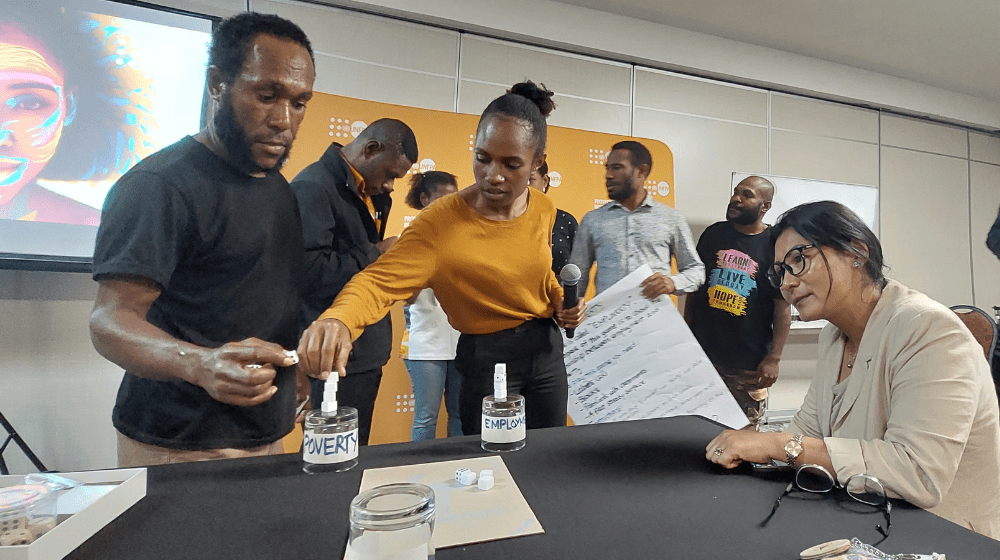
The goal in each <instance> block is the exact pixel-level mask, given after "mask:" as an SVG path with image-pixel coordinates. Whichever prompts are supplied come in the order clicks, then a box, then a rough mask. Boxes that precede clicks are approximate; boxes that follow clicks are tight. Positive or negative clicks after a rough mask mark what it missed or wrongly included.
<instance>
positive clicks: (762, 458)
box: [705, 430, 789, 469]
mask: <svg viewBox="0 0 1000 560" xmlns="http://www.w3.org/2000/svg"><path fill="white" fill-rule="evenodd" d="M788 438H789V434H783V433H779V432H750V431H747V430H726V431H724V432H722V433H721V434H719V435H717V436H715V438H714V439H712V441H710V442H708V445H707V446H705V458H706V459H708V460H709V461H711V462H713V463H718V464H720V465H722V466H723V467H726V468H727V469H731V468H733V467H736V466H737V465H739V464H740V463H742V462H743V461H750V462H751V463H768V462H770V461H771V460H772V459H777V460H779V461H784V460H785V441H787V440H788Z"/></svg>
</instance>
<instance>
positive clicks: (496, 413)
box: [482, 394, 526, 451]
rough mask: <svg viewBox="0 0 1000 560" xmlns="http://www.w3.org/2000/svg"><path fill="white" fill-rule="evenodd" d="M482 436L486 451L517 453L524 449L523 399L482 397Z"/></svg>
mask: <svg viewBox="0 0 1000 560" xmlns="http://www.w3.org/2000/svg"><path fill="white" fill-rule="evenodd" d="M482 434H483V435H482V440H483V444H482V445H483V449H485V450H486V451H517V450H518V449H521V448H522V447H524V440H525V435H526V427H525V425H524V397H522V396H521V395H515V394H510V395H507V396H506V397H496V396H494V395H489V396H486V397H484V398H483V432H482Z"/></svg>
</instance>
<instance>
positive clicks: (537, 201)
mask: <svg viewBox="0 0 1000 560" xmlns="http://www.w3.org/2000/svg"><path fill="white" fill-rule="evenodd" d="M529 188H530V187H529ZM529 193H530V194H529V196H530V200H529V201H528V203H529V204H531V205H533V206H534V207H535V209H536V210H537V211H538V212H544V213H547V214H555V213H556V203H555V202H553V201H552V199H551V198H549V196H548V195H547V194H545V193H543V192H542V191H538V190H532V191H529Z"/></svg>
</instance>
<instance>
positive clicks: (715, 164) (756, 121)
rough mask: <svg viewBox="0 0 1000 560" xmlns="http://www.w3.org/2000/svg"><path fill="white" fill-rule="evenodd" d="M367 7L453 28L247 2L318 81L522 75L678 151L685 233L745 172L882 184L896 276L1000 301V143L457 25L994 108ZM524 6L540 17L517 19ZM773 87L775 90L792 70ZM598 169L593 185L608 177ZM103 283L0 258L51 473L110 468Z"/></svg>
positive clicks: (583, 115) (780, 389)
mask: <svg viewBox="0 0 1000 560" xmlns="http://www.w3.org/2000/svg"><path fill="white" fill-rule="evenodd" d="M161 3H163V4H164V5H167V4H168V3H167V2H161ZM356 4H364V5H365V6H366V7H367V8H374V7H378V6H375V4H376V3H373V2H364V3H356ZM378 4H379V5H380V6H382V8H385V7H391V8H392V9H393V10H395V11H397V12H406V13H407V14H409V15H410V16H411V17H413V14H414V13H418V12H419V13H422V14H424V16H421V17H422V18H423V19H425V20H428V21H431V20H432V21H436V22H439V23H441V22H443V23H448V25H449V27H450V29H441V28H434V27H429V26H427V25H420V24H414V23H404V22H400V21H396V20H390V19H385V18H382V17H377V16H372V15H364V14H358V13H352V12H346V11H344V10H340V9H334V8H329V7H324V6H317V5H314V4H303V3H298V2H290V1H270V0H251V5H252V7H253V9H256V10H258V11H263V12H276V13H279V14H281V15H284V16H285V17H288V18H290V19H292V20H293V21H296V22H297V23H299V24H300V25H302V26H303V27H304V28H305V29H306V31H307V33H308V34H309V36H310V38H311V40H312V41H313V44H314V46H315V50H316V57H317V68H318V78H317V89H319V90H320V91H325V92H329V93H334V94H339V95H347V96H352V97H359V98H365V99H371V100H377V101H383V102H389V103H398V104H405V105H411V106H418V107H425V108H432V109H441V110H457V111H460V112H465V113H479V112H480V111H481V110H482V108H483V107H484V106H485V105H486V103H487V102H488V100H490V99H492V98H493V97H494V96H496V95H497V94H499V93H500V92H501V91H502V90H503V89H504V88H505V87H507V86H509V85H510V84H511V83H513V82H515V81H519V80H521V79H523V78H525V77H528V78H531V79H533V80H536V81H540V82H544V83H545V84H547V85H548V86H549V87H551V88H552V89H553V90H555V91H556V92H557V97H556V101H557V103H558V104H559V107H558V109H557V110H556V111H555V112H554V113H553V116H552V119H551V122H552V124H555V125H560V126H569V127H574V128H583V129H590V130H596V131H601V132H609V133H614V134H622V135H627V134H629V133H630V132H631V133H632V134H633V135H635V136H639V137H649V138H655V139H657V140H661V141H663V142H665V143H666V144H667V145H668V146H670V148H671V149H672V150H673V152H674V161H675V170H674V175H675V182H676V192H677V208H678V209H679V210H680V211H681V212H682V213H683V214H684V215H685V216H686V217H687V218H688V220H689V222H690V223H691V225H692V229H693V230H694V231H695V234H696V235H698V234H700V233H701V231H702V230H704V228H705V227H707V226H708V225H709V224H711V223H713V222H715V221H718V220H720V219H723V211H724V208H725V204H726V202H727V199H728V193H729V186H730V174H731V173H732V172H733V171H736V170H742V171H756V172H764V173H773V174H777V175H788V176H797V177H806V178H811V179H818V180H829V181H839V182H848V183H860V184H867V185H875V186H878V187H880V190H881V196H882V200H881V210H882V213H881V218H880V219H881V225H882V229H881V231H882V239H883V243H884V245H885V252H886V257H887V260H888V261H889V264H890V265H891V266H892V272H891V276H893V277H895V278H897V279H899V280H901V281H902V282H903V283H905V284H908V285H911V286H913V287H915V288H917V289H920V290H923V291H925V292H927V293H928V294H930V295H931V296H932V297H935V298H938V299H940V300H941V301H943V302H945V303H946V304H949V305H950V304H955V303H973V302H974V303H975V304H976V305H978V306H980V307H983V308H987V309H988V308H989V307H990V306H992V305H994V304H1000V281H998V280H997V279H998V278H1000V261H998V260H997V259H996V258H995V257H994V256H993V255H992V254H991V253H989V252H988V251H987V250H986V248H985V246H984V240H985V236H986V231H987V229H988V228H989V226H990V225H991V224H992V223H993V219H994V218H995V217H996V212H997V207H998V205H1000V188H998V183H1000V138H996V137H993V136H988V135H985V134H981V133H978V132H973V133H969V132H968V131H967V130H965V129H962V128H958V127H954V126H945V125H940V124H933V123H929V122H925V121H920V120H914V119H910V118H904V117H899V116H897V115H895V114H889V113H880V112H879V111H875V110H871V109H865V108H859V107H857V106H850V105H844V104H838V103H832V102H828V101H817V100H815V99H811V98H805V97H799V96H794V95H788V94H783V93H774V92H771V91H768V90H767V89H762V88H756V87H749V86H739V85H732V84H729V83H721V82H718V81H712V80H709V79H703V78H693V77H691V76H689V75H681V74H677V73H671V72H667V71H664V70H661V69H656V68H651V67H648V66H644V65H636V66H633V65H631V64H626V63H622V62H611V61H608V60H606V59H600V58H594V57H592V56H586V55H582V54H568V53H565V52H559V51H552V50H546V49H541V48H539V47H535V46H525V45H522V44H514V43H510V42H501V41H498V40H496V39H490V38H485V37H481V36H475V35H472V34H463V33H459V32H458V31H455V30H454V29H465V28H468V27H474V26H477V25H478V26H479V28H485V22H486V21H492V22H493V23H494V24H495V28H494V29H491V30H490V32H491V34H492V35H498V34H506V33H509V34H512V35H517V36H520V37H524V36H529V37H530V38H531V40H532V42H533V43H536V44H537V43H539V42H542V41H541V40H540V39H537V37H548V38H549V39H548V40H554V41H557V42H559V43H560V44H561V45H563V46H565V45H567V44H577V45H589V46H588V47H586V48H583V47H581V48H580V49H579V50H581V51H585V52H595V51H601V52H602V53H603V54H605V55H606V54H608V52H611V51H609V50H608V49H611V50H613V49H615V48H619V51H617V52H618V55H617V56H616V57H615V58H618V59H621V60H630V59H636V58H642V59H645V60H654V59H656V57H659V59H669V60H671V61H673V62H674V63H677V62H678V61H682V62H683V61H686V62H687V63H690V64H695V63H698V64H703V65H704V72H703V73H704V74H706V75H718V74H720V73H723V72H722V71H723V70H726V72H729V73H734V72H736V71H737V70H739V71H740V72H742V74H743V75H744V76H743V77H745V78H748V81H751V80H750V78H753V79H752V81H761V80H763V79H764V78H766V77H768V76H771V77H774V76H778V77H780V75H781V72H779V70H780V69H778V68H775V66H776V65H780V64H779V63H787V64H788V65H789V66H788V68H787V69H786V70H787V73H791V74H794V77H795V78H796V80H798V81H797V82H795V83H796V84H798V86H797V87H801V88H802V89H809V90H810V91H820V90H823V91H826V92H827V93H828V94H831V95H832V93H834V92H839V95H844V96H854V97H853V99H855V100H856V101H858V102H859V103H860V102H863V103H871V102H872V99H874V98H875V97H878V96H882V97H883V98H885V99H892V100H895V101H894V102H893V103H892V104H893V105H907V106H908V107H910V109H911V110H913V111H915V112H928V113H934V114H943V113H945V112H947V111H945V110H944V109H945V108H947V107H946V106H948V107H951V109H949V110H952V111H953V113H952V116H953V117H955V118H956V119H957V120H963V121H966V120H967V121H970V122H976V123H978V124H981V125H986V124H988V123H989V122H991V118H988V117H989V112H990V111H992V110H993V109H990V108H988V107H987V108H985V109H983V107H981V106H980V105H977V104H976V103H971V102H969V103H965V102H963V101H962V98H961V96H957V94H954V95H952V94H948V92H933V91H932V92H930V93H932V94H933V95H931V94H928V95H927V96H924V97H923V98H922V99H924V101H926V102H927V103H929V105H927V106H923V109H922V110H921V109H920V107H921V106H920V105H919V104H913V103H909V104H908V103H903V101H906V100H907V99H909V98H911V97H912V96H914V95H916V94H915V92H916V91H917V90H918V89H920V88H916V87H915V85H914V84H905V83H899V82H894V81H892V80H887V79H883V78H884V77H883V78H879V77H878V76H874V75H872V74H871V73H865V72H861V71H857V72H853V71H852V72H847V71H846V70H844V69H842V68H841V69H831V68H830V67H829V66H827V65H826V63H822V64H821V63H819V61H808V60H802V57H795V56H794V55H787V53H786V54H784V55H781V56H778V55H775V54H774V53H762V52H761V51H760V50H759V49H756V48H753V49H749V48H746V47H747V46H746V45H739V44H730V43H732V42H729V43H720V42H719V41H716V40H714V38H708V37H706V36H698V35H697V34H690V33H688V32H683V33H681V32H679V31H678V30H672V31H670V33H664V29H663V26H657V27H654V28H645V27H642V26H641V25H639V26H638V27H636V25H638V24H635V22H633V21H626V20H625V19H624V18H617V17H612V16H600V17H599V18H598V17H597V16H599V14H597V13H590V12H589V11H587V13H583V12H580V11H579V10H580V9H578V8H573V7H570V6H565V5H560V4H556V3H553V2H547V1H540V2H537V3H534V2H531V3H529V2H526V1H525V2H522V1H521V0H514V1H510V2H504V3H497V2H493V3H488V2H482V1H480V0H466V1H465V2H443V1H442V0H409V1H407V2H398V3H395V2H380V3H378ZM169 5H170V6H173V7H178V8H183V9H189V10H194V11H201V12H205V13H211V14H214V15H220V16H225V15H228V14H230V13H232V12H234V11H238V10H240V9H242V8H243V7H244V6H245V3H244V1H243V0H171V1H170V2H169ZM519 5H520V6H521V7H522V8H524V10H525V11H523V12H521V13H531V14H533V17H531V18H512V17H510V14H511V13H519V12H518V11H517V9H516V8H517V7H518V6H519ZM445 7H448V8H450V9H449V10H445V9H444V8H445ZM560 7H561V8H560ZM382 8H380V9H382ZM386 9H388V8H386ZM561 9H562V10H565V11H560V10H561ZM500 12H502V13H500ZM491 17H492V19H490V18H491ZM515 20H516V21H515ZM591 20H593V21H591ZM477 22H478V23H477ZM598 24H599V25H598ZM650 25H651V24H650ZM644 29H648V30H649V33H646V34H645V35H642V36H641V37H640V35H641V34H639V33H638V32H637V30H644ZM668 30H669V28H668ZM657 34H666V35H669V37H665V38H664V37H657ZM633 35H635V36H633ZM611 38H614V39H615V41H612V40H611ZM765 55H766V56H765ZM772 56H773V57H775V58H773V60H772V59H771V58H768V57H772ZM765 59H766V60H765ZM694 68H697V66H695V67H694ZM727 69H728V70H727ZM688 70H690V68H688ZM827 70H830V71H829V72H827ZM751 74H752V75H751ZM786 77H787V76H786ZM775 83H778V84H779V85H782V86H783V89H784V88H785V87H787V86H789V85H790V84H792V83H793V80H790V79H786V80H784V81H780V80H778V81H775ZM400 84H406V87H400ZM866 86H870V87H866ZM869 89H870V90H871V91H868V90H869ZM952 101H954V102H955V103H954V104H953V105H952V104H951V103H950V102H952ZM966 101H967V100H966ZM977 107H979V109H977ZM980 109H983V110H980ZM994 109H995V108H994ZM996 113H997V115H1000V110H997V111H996ZM307 118H309V117H308V116H307ZM997 120H1000V119H997ZM998 124H1000V123H998ZM594 180H595V181H600V180H602V178H601V176H600V174H599V173H597V172H595V177H594ZM95 292H96V288H95V286H94V284H93V282H91V281H90V280H89V277H87V276H86V275H79V274H59V273H41V272H12V271H0V318H2V319H0V326H2V328H3V336H2V337H0V356H3V357H4V360H3V361H2V362H0V363H2V365H0V411H3V412H4V413H5V414H6V415H7V417H8V418H9V419H10V420H11V421H12V422H13V423H14V424H15V426H16V427H17V428H18V430H19V431H20V432H21V434H22V435H23V436H24V437H25V438H26V439H27V440H28V441H29V444H30V445H31V446H32V447H33V448H34V449H35V451H36V452H37V453H38V454H39V455H41V456H42V459H43V460H44V461H45V462H46V463H47V464H48V466H49V467H51V468H57V469H63V470H69V469H81V468H99V467H107V466H112V465H113V464H114V434H113V430H112V428H111V423H110V414H111V407H112V404H113V402H114V395H115V390H116V389H117V385H118V382H119V380H120V377H121V371H120V370H119V369H118V368H117V367H115V366H113V365H111V364H109V363H107V362H105V361H104V360H102V359H100V357H99V356H97V354H96V353H95V352H94V351H93V349H92V347H91V346H90V340H89V335H88V332H87V320H88V315H89V312H90V308H91V305H92V301H93V297H94V294H95ZM815 341H816V333H815V332H801V331H797V332H795V333H794V334H793V335H792V337H791V340H790V341H789V345H788V347H787V348H786V351H785V355H784V359H783V361H782V366H781V367H782V375H781V378H780V380H779V383H778V385H776V387H775V390H774V395H773V398H772V407H776V408H794V407H796V406H797V404H798V402H800V401H801V395H802V393H803V391H804V388H805V385H806V382H807V380H808V377H809V375H810V374H811V371H812V369H813V366H814V363H815V359H816V355H815ZM6 456H9V461H10V463H11V464H12V466H13V467H14V468H15V470H18V469H20V470H21V471H22V472H23V471H24V470H27V468H28V467H27V462H26V461H24V460H23V458H21V457H20V456H19V454H18V452H17V451H16V450H14V451H8V453H7V454H6Z"/></svg>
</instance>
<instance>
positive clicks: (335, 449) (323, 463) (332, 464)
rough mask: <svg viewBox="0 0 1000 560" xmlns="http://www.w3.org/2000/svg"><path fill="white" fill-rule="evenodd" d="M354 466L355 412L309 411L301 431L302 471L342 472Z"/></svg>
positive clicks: (352, 410)
mask: <svg viewBox="0 0 1000 560" xmlns="http://www.w3.org/2000/svg"><path fill="white" fill-rule="evenodd" d="M357 464H358V409H356V408H351V407H349V406H342V407H340V408H338V409H337V410H336V411H332V412H325V411H323V410H311V411H309V413H308V414H306V421H305V424H304V425H303V428H302V470H303V471H305V472H307V473H309V474H315V473H322V472H340V471H346V470H348V469H350V468H352V467H354V466H355V465H357Z"/></svg>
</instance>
